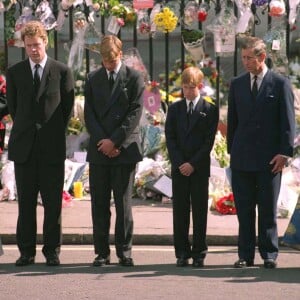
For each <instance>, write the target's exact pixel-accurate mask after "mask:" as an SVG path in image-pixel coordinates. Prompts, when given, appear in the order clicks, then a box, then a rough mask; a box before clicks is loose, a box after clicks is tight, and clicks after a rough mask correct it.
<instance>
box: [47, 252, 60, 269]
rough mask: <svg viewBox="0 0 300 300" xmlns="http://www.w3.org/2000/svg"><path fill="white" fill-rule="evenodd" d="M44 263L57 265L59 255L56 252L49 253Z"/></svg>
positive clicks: (58, 263)
mask: <svg viewBox="0 0 300 300" xmlns="http://www.w3.org/2000/svg"><path fill="white" fill-rule="evenodd" d="M46 265H47V266H51V267H52V266H59V265H60V260H59V257H58V255H57V254H56V253H54V254H49V255H48V256H47V257H46Z"/></svg>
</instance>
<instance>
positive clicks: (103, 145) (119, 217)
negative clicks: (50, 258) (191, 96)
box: [84, 35, 144, 266]
mask: <svg viewBox="0 0 300 300" xmlns="http://www.w3.org/2000/svg"><path fill="white" fill-rule="evenodd" d="M100 53H101V55H102V64H103V67H102V68H100V69H98V70H96V71H94V72H92V73H90V74H88V76H87V79H86V86H85V107H84V114H85V122H86V127H87V130H88V132H89V134H90V142H89V147H88V153H87V160H88V161H89V165H90V173H89V178H90V191H91V202H92V220H93V237H94V247H95V253H96V255H97V257H96V258H95V260H94V262H93V265H94V266H102V265H104V264H109V263H110V248H109V228H110V216H111V213H110V200H111V191H112V192H113V197H114V203H115V207H116V224H115V246H116V254H117V256H118V258H119V264H120V265H122V266H133V260H132V258H131V247H132V237H133V218H132V211H131V196H132V187H133V183H134V175H135V166H136V163H137V162H138V161H140V160H142V155H141V153H140V136H139V127H138V124H139V121H140V117H141V113H142V103H143V98H142V95H143V90H144V82H143V78H142V76H141V74H140V73H138V72H137V71H135V70H134V69H132V68H128V67H127V66H125V65H124V64H123V63H122V61H121V58H122V42H121V41H120V40H119V39H118V38H117V37H116V36H113V35H107V36H104V38H103V39H102V41H101V46H100Z"/></svg>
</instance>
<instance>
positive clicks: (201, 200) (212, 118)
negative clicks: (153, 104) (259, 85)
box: [165, 67, 219, 267]
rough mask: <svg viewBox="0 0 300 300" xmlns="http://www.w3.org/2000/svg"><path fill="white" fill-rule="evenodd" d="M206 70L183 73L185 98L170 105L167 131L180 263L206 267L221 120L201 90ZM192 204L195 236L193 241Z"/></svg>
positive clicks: (174, 218)
mask: <svg viewBox="0 0 300 300" xmlns="http://www.w3.org/2000/svg"><path fill="white" fill-rule="evenodd" d="M202 80H203V73H202V72H201V70H199V69H198V68H196V67H189V68H187V69H185V70H184V71H183V73H182V76H181V86H182V90H183V95H184V98H183V99H182V100H180V101H177V102H175V103H173V104H172V105H170V107H169V109H168V112H167V119H166V125H165V134H166V142H167V148H168V152H169V156H170V160H171V167H172V189H173V199H172V200H173V232H174V246H175V255H176V258H177V262H176V265H177V266H178V267H184V266H186V265H188V260H189V258H190V257H192V258H193V266H194V267H203V265H204V259H205V256H206V252H207V244H206V227H207V210H208V180H209V176H210V152H211V150H212V147H213V144H214V139H215V134H216V131H217V126H218V121H219V110H218V108H217V107H216V106H215V105H214V104H213V103H212V102H209V101H208V98H207V97H202V96H201V94H200V89H201V84H202ZM190 207H192V218H193V240H192V245H191V244H190V241H189V226H190Z"/></svg>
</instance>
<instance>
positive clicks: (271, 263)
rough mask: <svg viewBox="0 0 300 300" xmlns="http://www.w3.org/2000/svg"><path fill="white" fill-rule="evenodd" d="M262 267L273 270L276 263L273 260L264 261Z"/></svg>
mask: <svg viewBox="0 0 300 300" xmlns="http://www.w3.org/2000/svg"><path fill="white" fill-rule="evenodd" d="M264 267H265V268H266V269H275V268H276V267H277V262H276V261H275V260H274V259H265V261H264Z"/></svg>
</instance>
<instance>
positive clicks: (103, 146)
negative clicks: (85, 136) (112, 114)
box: [97, 139, 115, 155]
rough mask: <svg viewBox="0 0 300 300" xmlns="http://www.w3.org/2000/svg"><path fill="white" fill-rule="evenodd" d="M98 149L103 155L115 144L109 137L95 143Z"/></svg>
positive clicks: (109, 151) (107, 153)
mask: <svg viewBox="0 0 300 300" xmlns="http://www.w3.org/2000/svg"><path fill="white" fill-rule="evenodd" d="M97 147H98V151H101V152H102V153H103V154H105V155H109V154H110V153H111V152H112V150H113V149H114V148H115V144H114V143H113V142H112V141H111V140H110V139H103V140H101V141H99V142H98V144H97Z"/></svg>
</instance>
